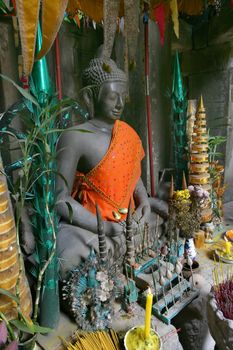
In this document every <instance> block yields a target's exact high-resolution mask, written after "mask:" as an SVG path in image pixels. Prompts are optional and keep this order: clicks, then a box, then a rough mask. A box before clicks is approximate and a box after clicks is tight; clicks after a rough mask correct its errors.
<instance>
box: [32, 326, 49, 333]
mask: <svg viewBox="0 0 233 350" xmlns="http://www.w3.org/2000/svg"><path fill="white" fill-rule="evenodd" d="M33 329H34V333H41V334H46V333H50V332H52V331H53V330H52V329H51V328H48V327H41V326H39V325H37V324H33Z"/></svg>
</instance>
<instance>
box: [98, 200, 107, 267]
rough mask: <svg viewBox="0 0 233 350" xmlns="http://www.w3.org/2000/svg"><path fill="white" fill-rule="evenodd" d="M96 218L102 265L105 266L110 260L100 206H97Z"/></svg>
mask: <svg viewBox="0 0 233 350" xmlns="http://www.w3.org/2000/svg"><path fill="white" fill-rule="evenodd" d="M96 217H97V225H98V239H99V254H100V261H101V263H102V264H105V263H106V261H107V258H108V250H107V243H106V237H105V233H104V226H103V219H102V216H101V214H100V210H99V207H98V204H96Z"/></svg>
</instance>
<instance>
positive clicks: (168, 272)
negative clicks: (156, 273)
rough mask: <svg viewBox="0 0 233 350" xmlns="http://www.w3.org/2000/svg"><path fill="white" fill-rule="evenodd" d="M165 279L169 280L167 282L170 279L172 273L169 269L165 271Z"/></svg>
mask: <svg viewBox="0 0 233 350" xmlns="http://www.w3.org/2000/svg"><path fill="white" fill-rule="evenodd" d="M166 277H167V279H169V280H171V279H172V273H171V271H170V270H169V269H167V271H166Z"/></svg>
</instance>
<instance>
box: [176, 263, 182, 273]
mask: <svg viewBox="0 0 233 350" xmlns="http://www.w3.org/2000/svg"><path fill="white" fill-rule="evenodd" d="M181 270H182V268H181V266H180V265H179V264H176V267H175V271H176V273H177V274H178V275H179V274H180V273H181Z"/></svg>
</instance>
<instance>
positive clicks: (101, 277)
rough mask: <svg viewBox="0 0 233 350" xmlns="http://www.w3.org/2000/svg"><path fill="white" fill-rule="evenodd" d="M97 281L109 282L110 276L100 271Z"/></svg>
mask: <svg viewBox="0 0 233 350" xmlns="http://www.w3.org/2000/svg"><path fill="white" fill-rule="evenodd" d="M96 279H97V281H99V282H103V281H107V280H108V275H107V274H106V273H105V272H103V271H98V272H97V274H96Z"/></svg>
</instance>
